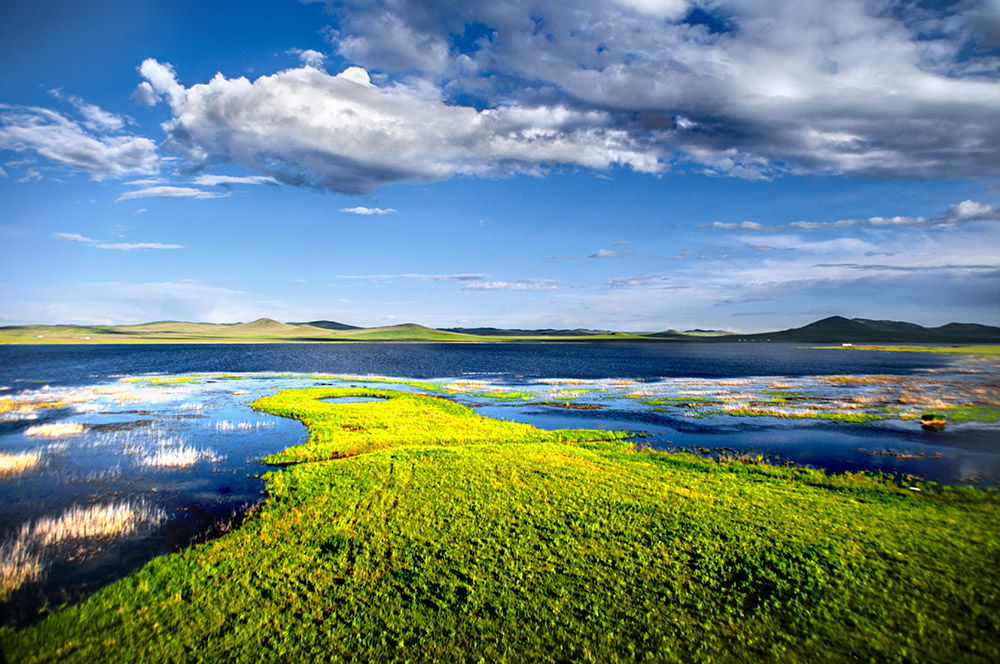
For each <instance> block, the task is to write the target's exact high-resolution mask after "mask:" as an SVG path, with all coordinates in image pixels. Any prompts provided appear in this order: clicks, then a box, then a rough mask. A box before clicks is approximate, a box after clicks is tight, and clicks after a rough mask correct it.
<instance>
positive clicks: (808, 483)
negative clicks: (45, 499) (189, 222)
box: [0, 388, 1000, 664]
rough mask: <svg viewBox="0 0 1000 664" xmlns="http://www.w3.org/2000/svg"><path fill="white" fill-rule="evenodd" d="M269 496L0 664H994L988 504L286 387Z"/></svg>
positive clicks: (448, 410)
mask: <svg viewBox="0 0 1000 664" xmlns="http://www.w3.org/2000/svg"><path fill="white" fill-rule="evenodd" d="M254 407H255V408H258V409H260V410H263V411H267V412H271V413H275V414H279V415H283V416H286V417H295V418H299V419H301V420H302V421H303V422H305V423H306V424H307V425H308V427H309V431H310V438H309V440H308V442H307V443H305V444H304V445H301V446H298V447H293V448H290V449H287V450H285V451H284V452H282V453H281V454H278V455H275V456H274V457H272V458H270V459H269V461H270V462H273V463H280V464H289V465H288V466H287V468H285V469H283V470H280V471H276V472H273V473H270V474H269V475H267V482H268V489H269V493H270V497H269V499H268V500H267V501H266V502H265V503H263V504H262V505H261V506H260V507H259V508H257V509H256V510H254V511H253V512H252V513H251V514H250V515H249V517H248V518H247V520H246V521H245V522H244V523H243V524H242V525H241V526H240V527H239V528H236V529H234V530H233V531H232V532H230V533H228V534H227V535H225V536H223V537H221V538H219V539H217V540H214V541H211V542H208V543H205V544H202V545H199V546H195V547H192V548H189V549H187V550H184V551H182V552H180V553H177V554H174V555H170V556H166V557H163V558H160V559H157V560H155V561H153V562H151V563H150V564H148V565H146V566H145V567H144V568H143V569H142V570H140V571H139V572H138V573H136V574H134V575H132V576H131V577H128V578H126V579H124V580H122V581H120V582H117V583H115V584H113V585H111V586H109V587H107V588H105V589H104V590H102V591H100V592H99V593H97V594H96V595H94V596H93V597H91V598H90V599H89V600H87V601H85V602H83V603H82V604H80V605H77V606H74V607H69V608H65V609H61V610H57V611H55V612H54V613H53V614H52V615H50V616H48V617H47V618H45V619H44V620H43V621H41V622H40V623H38V624H37V625H35V626H33V627H30V628H27V629H24V630H22V631H14V630H12V629H10V628H3V629H2V630H0V646H2V649H3V652H4V653H5V654H6V656H7V657H8V659H9V660H10V661H11V662H55V661H58V662H87V663H88V664H91V663H93V662H112V661H115V662H117V661H146V662H157V661H237V662H259V661H295V662H301V661H317V662H320V661H322V662H326V661H444V662H457V661H490V662H504V661H506V662H535V661H567V662H568V661H573V662H577V661H593V662H613V661H654V662H691V661H710V660H711V661H716V662H750V661H754V662H756V661H787V662H801V661H880V662H882V661H886V662H892V661H898V662H904V661H961V662H994V661H997V659H998V658H1000V578H998V576H997V574H996V569H997V566H998V564H1000V510H998V503H1000V500H998V497H997V495H996V494H995V493H988V492H983V491H978V490H974V489H968V488H965V489H936V488H934V487H929V486H927V487H914V488H918V489H922V490H920V491H917V490H913V489H911V488H910V487H908V486H898V485H896V484H894V483H892V482H891V481H888V480H886V479H884V478H877V477H871V476H864V475H851V474H845V475H835V476H828V475H826V474H824V473H822V472H819V471H813V470H806V469H800V468H791V467H775V466H768V465H761V464H751V463H743V462H736V461H732V462H716V461H710V460H704V459H700V458H695V457H692V456H687V455H676V454H665V453H653V452H637V451H635V450H633V449H632V448H631V446H630V445H629V444H628V443H627V442H626V441H622V440H621V434H616V433H614V432H606V431H553V432H547V431H541V430H538V429H534V428H532V427H530V426H527V425H521V424H513V423H509V422H499V421H495V420H490V419H487V418H484V417H481V416H478V415H476V414H474V413H473V412H472V411H470V410H468V409H466V408H464V407H462V406H458V405H456V404H454V403H451V402H449V401H446V400H444V399H440V398H436V397H430V396H425V395H419V394H412V393H404V392H397V391H393V390H381V389H379V390H376V389H336V388H312V389H304V390H286V391H282V392H279V393H277V394H275V395H273V396H270V397H266V398H263V399H260V400H258V401H257V402H255V403H254Z"/></svg>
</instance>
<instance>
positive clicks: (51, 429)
mask: <svg viewBox="0 0 1000 664" xmlns="http://www.w3.org/2000/svg"><path fill="white" fill-rule="evenodd" d="M86 430H87V427H86V425H84V424H81V423H80V422H53V423H50V424H37V425H35V426H33V427H28V428H27V429H25V431H24V435H26V436H41V437H43V438H61V437H62V436H76V435H78V434H81V433H83V432H84V431H86Z"/></svg>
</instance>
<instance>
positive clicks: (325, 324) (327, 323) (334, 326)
mask: <svg viewBox="0 0 1000 664" xmlns="http://www.w3.org/2000/svg"><path fill="white" fill-rule="evenodd" d="M289 325H308V326H309V327H318V328H320V329H322V330H360V329H363V328H360V327H358V326H356V325H347V324H345V323H337V322H334V321H332V320H314V321H312V322H309V323H289Z"/></svg>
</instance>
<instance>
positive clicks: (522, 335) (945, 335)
mask: <svg viewBox="0 0 1000 664" xmlns="http://www.w3.org/2000/svg"><path fill="white" fill-rule="evenodd" d="M352 341H353V342H369V341H380V342H402V341H425V342H466V343H472V342H484V341H485V342H511V341H556V342H558V341H650V342H652V341H660V342H695V341H697V342H706V343H708V342H715V341H730V342H731V341H784V342H795V343H819V344H827V343H832V344H841V343H854V344H857V343H893V344H955V343H960V344H997V343H1000V328H997V327H990V326H987V325H978V324H975V323H949V324H947V325H942V326H940V327H934V328H928V327H923V326H921V325H916V324H914V323H905V322H898V321H884V320H879V321H876V320H868V319H863V318H851V319H848V318H844V317H842V316H831V317H829V318H824V319H823V320H819V321H816V322H814V323H810V324H809V325H805V326H803V327H799V328H794V329H790V330H779V331H776V332H766V333H760V334H733V333H729V332H723V331H718V330H687V331H684V332H681V331H678V330H666V331H664V332H657V333H626V332H611V331H604V330H592V329H573V330H554V329H540V330H527V329H500V328H492V327H485V328H450V329H434V328H430V327H425V326H423V325H418V324H416V323H406V324H402V325H390V326H386V327H369V328H364V327H354V326H352V325H345V324H344V323H337V322H333V321H313V322H311V323H281V322H279V321H276V320H274V319H271V318H259V319H257V320H254V321H250V322H248V323H228V324H220V323H189V322H181V321H156V322H152V323H143V324H140V325H12V326H8V327H0V344H120V343H171V342H174V343H266V342H267V343H274V342H352Z"/></svg>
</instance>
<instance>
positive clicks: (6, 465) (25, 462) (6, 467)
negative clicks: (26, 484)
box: [0, 450, 42, 477]
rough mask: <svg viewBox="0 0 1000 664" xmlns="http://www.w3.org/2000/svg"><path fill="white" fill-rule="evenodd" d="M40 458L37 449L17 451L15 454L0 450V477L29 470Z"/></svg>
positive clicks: (40, 455)
mask: <svg viewBox="0 0 1000 664" xmlns="http://www.w3.org/2000/svg"><path fill="white" fill-rule="evenodd" d="M41 458H42V453H41V452H39V451H37V450H36V451H34V452H19V453H17V454H7V453H5V452H0V477H7V476H10V475H19V474H21V473H23V472H25V471H28V470H31V469H32V468H34V467H35V466H37V465H38V462H39V461H40V460H41Z"/></svg>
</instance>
